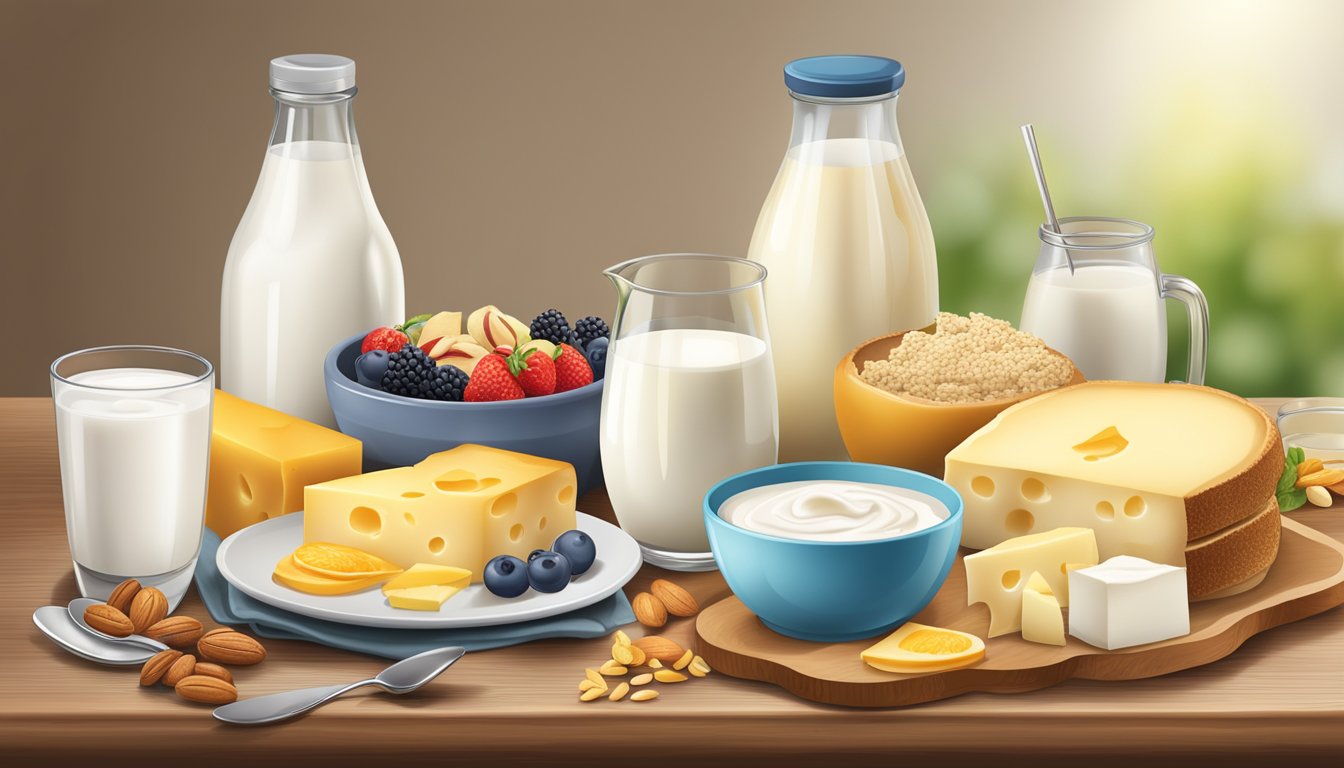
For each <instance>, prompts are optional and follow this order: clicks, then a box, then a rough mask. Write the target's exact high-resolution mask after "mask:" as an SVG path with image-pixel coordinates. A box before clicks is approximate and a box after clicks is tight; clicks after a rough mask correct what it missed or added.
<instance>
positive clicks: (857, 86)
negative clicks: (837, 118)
mask: <svg viewBox="0 0 1344 768" xmlns="http://www.w3.org/2000/svg"><path fill="white" fill-rule="evenodd" d="M784 84H785V85H787V86H788V87H789V90H790V91H793V92H794V93H797V94H801V95H803V96H820V97H822V98H830V99H856V98H863V97H866V96H882V95H884V94H888V93H895V92H897V91H899V90H900V89H901V86H902V85H904V84H905V67H903V66H901V62H899V61H896V60H895V59H888V58H885V57H883V56H810V57H808V58H805V59H796V60H794V61H791V62H789V63H788V64H785V65H784Z"/></svg>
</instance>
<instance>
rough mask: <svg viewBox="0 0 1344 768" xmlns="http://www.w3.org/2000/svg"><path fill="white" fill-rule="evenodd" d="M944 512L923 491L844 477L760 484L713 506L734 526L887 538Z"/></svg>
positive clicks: (794, 535)
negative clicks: (861, 481) (858, 481)
mask: <svg viewBox="0 0 1344 768" xmlns="http://www.w3.org/2000/svg"><path fill="white" fill-rule="evenodd" d="M949 514H951V513H950V512H949V511H948V508H947V505H945V504H943V503H942V502H941V501H939V500H938V499H935V498H934V497H932V496H930V495H928V494H926V493H920V492H919V491H912V490H910V489H909V488H897V487H894V486H890V485H880V484H877V483H856V482H851V481H848V480H799V481H795V482H791V483H778V484H776V485H763V486H760V487H759V488H752V489H750V490H746V491H743V492H741V493H738V494H735V495H733V496H730V497H728V499H727V500H726V501H724V502H723V504H722V505H721V506H720V507H719V517H722V518H723V519H724V520H727V521H728V522H730V523H732V524H733V525H736V526H738V527H739V528H745V529H747V530H749V531H757V532H758V533H765V534H769V535H771V536H781V537H783V538H788V539H803V540H807V541H872V540H874V539H888V538H892V537H894V536H900V535H902V534H907V533H913V532H915V531H919V530H923V529H924V528H928V527H930V526H933V525H937V524H938V523H940V522H942V521H944V520H946V519H947V517H948V515H949Z"/></svg>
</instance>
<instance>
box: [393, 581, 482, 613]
mask: <svg viewBox="0 0 1344 768" xmlns="http://www.w3.org/2000/svg"><path fill="white" fill-rule="evenodd" d="M461 591H462V587H461V586H452V585H448V584H431V585H429V586H423V587H408V588H406V589H387V588H384V589H383V594H385V595H387V602H388V604H389V605H391V606H392V607H393V608H402V609H405V610H409V611H437V610H439V609H440V608H442V607H443V604H444V603H446V602H448V600H449V598H451V597H452V596H453V595H456V594H457V593H458V592H461Z"/></svg>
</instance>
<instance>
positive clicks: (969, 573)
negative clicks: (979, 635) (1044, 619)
mask: <svg viewBox="0 0 1344 768" xmlns="http://www.w3.org/2000/svg"><path fill="white" fill-rule="evenodd" d="M962 562H963V563H964V564H965V567H966V602H967V604H968V605H974V604H976V603H984V604H985V605H987V606H989V636H990V637H998V636H999V635H1003V634H1007V633H1009V632H1016V631H1018V630H1019V629H1021V627H1022V590H1023V588H1024V586H1025V585H1026V583H1027V579H1028V578H1030V576H1031V574H1032V572H1033V571H1036V572H1038V573H1040V575H1041V577H1042V578H1043V579H1044V580H1045V582H1046V583H1047V584H1048V585H1049V587H1050V591H1051V592H1052V593H1054V595H1055V596H1056V600H1058V602H1059V604H1060V605H1061V606H1066V605H1068V604H1069V580H1068V570H1069V566H1071V565H1073V566H1076V565H1077V564H1080V563H1081V564H1085V565H1096V564H1097V562H1098V560H1097V539H1096V536H1095V535H1094V534H1093V533H1092V529H1091V528H1056V529H1055V530H1053V531H1046V532H1044V533H1033V534H1030V535H1028V536H1019V537H1017V538H1015V539H1009V540H1007V541H1005V542H1002V543H1000V544H997V545H995V546H993V547H990V548H989V549H986V550H983V551H981V552H976V553H974V554H970V555H967V556H966V557H964V558H963V559H962Z"/></svg>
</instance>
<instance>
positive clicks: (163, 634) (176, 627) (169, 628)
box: [140, 591, 201, 648]
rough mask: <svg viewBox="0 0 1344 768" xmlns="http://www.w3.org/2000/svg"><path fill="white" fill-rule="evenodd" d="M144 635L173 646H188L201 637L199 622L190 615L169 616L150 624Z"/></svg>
mask: <svg viewBox="0 0 1344 768" xmlns="http://www.w3.org/2000/svg"><path fill="white" fill-rule="evenodd" d="M140 594H144V592H143V591H141V593H140ZM144 635H145V637H148V638H150V639H151V640H158V641H159V642H160V643H163V644H164V645H171V646H173V647H174V648H190V647H191V646H192V645H193V644H194V643H195V642H196V641H197V640H200V639H201V622H199V621H197V620H196V619H193V618H191V617H190V616H169V617H168V618H166V619H163V620H162V621H157V622H155V623H153V624H151V625H150V626H149V628H148V629H146V630H145V632H144Z"/></svg>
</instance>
